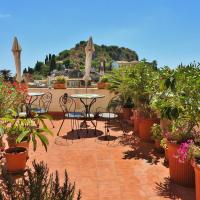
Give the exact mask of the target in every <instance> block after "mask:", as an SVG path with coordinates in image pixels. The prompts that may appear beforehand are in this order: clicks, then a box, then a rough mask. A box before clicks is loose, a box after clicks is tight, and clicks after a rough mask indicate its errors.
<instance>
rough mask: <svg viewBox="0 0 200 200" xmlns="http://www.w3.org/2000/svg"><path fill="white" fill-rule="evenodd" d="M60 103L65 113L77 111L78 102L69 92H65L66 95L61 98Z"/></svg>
mask: <svg viewBox="0 0 200 200" xmlns="http://www.w3.org/2000/svg"><path fill="white" fill-rule="evenodd" d="M59 104H60V107H61V109H62V111H63V113H69V112H75V111H76V102H75V100H74V99H73V98H71V97H70V96H69V95H68V94H67V93H64V95H62V96H61V97H60V98H59Z"/></svg>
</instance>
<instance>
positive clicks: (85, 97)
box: [71, 94, 105, 99]
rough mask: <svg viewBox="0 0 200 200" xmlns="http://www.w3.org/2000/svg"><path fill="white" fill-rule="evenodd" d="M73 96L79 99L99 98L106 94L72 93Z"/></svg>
mask: <svg viewBox="0 0 200 200" xmlns="http://www.w3.org/2000/svg"><path fill="white" fill-rule="evenodd" d="M71 97H72V98H79V99H97V98H103V97H105V95H101V94H72V95H71Z"/></svg>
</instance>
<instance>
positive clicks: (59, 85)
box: [53, 83, 66, 89]
mask: <svg viewBox="0 0 200 200" xmlns="http://www.w3.org/2000/svg"><path fill="white" fill-rule="evenodd" d="M53 88H54V89H66V87H65V83H54V85H53Z"/></svg>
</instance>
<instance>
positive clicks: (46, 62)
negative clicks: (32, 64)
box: [45, 55, 49, 65]
mask: <svg viewBox="0 0 200 200" xmlns="http://www.w3.org/2000/svg"><path fill="white" fill-rule="evenodd" d="M48 63H49V58H48V56H47V55H46V58H45V65H47V64H48Z"/></svg>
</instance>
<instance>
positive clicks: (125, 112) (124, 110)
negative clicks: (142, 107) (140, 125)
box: [122, 108, 132, 121]
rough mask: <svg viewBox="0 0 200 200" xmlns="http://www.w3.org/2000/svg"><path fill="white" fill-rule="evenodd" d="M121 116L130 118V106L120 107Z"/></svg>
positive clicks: (126, 118)
mask: <svg viewBox="0 0 200 200" xmlns="http://www.w3.org/2000/svg"><path fill="white" fill-rule="evenodd" d="M122 111H123V113H122V116H123V119H125V120H127V121H128V120H130V118H131V115H132V108H122Z"/></svg>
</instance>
